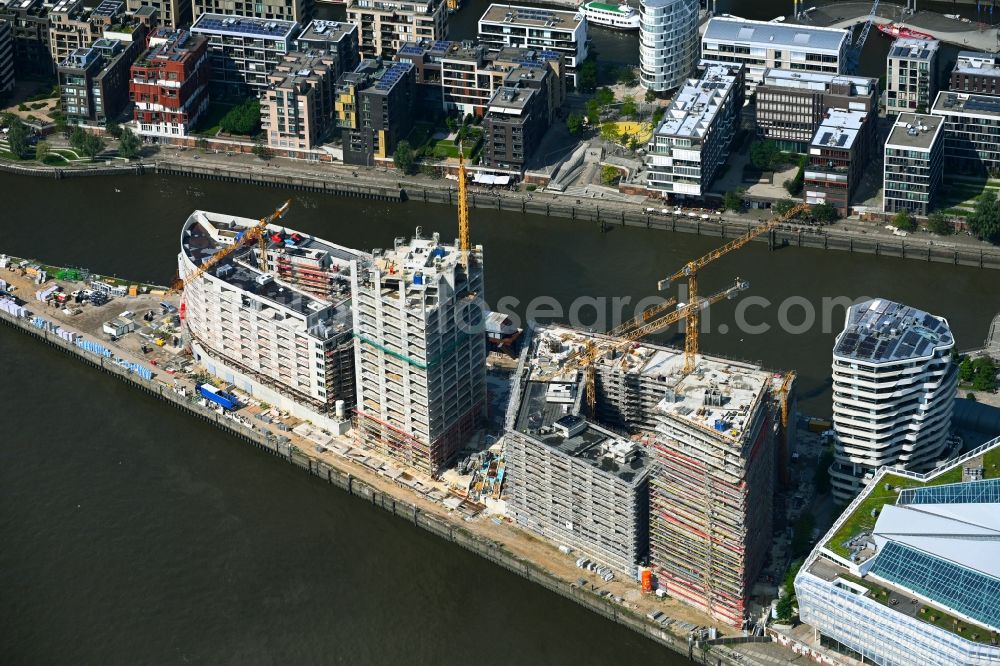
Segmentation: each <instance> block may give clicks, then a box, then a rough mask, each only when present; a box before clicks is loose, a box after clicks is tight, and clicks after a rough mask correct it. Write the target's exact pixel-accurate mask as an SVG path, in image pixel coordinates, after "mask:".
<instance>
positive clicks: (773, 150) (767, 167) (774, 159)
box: [750, 141, 781, 171]
mask: <svg viewBox="0 0 1000 666" xmlns="http://www.w3.org/2000/svg"><path fill="white" fill-rule="evenodd" d="M780 162H781V151H780V150H778V144H777V143H775V142H774V141H754V142H753V143H752V144H750V164H752V165H754V166H755V167H756V168H758V169H760V170H761V171H771V170H772V169H774V168H775V167H776V166H777V165H778V164H779V163H780Z"/></svg>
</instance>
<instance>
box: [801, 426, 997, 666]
mask: <svg viewBox="0 0 1000 666" xmlns="http://www.w3.org/2000/svg"><path fill="white" fill-rule="evenodd" d="M998 459H1000V438H996V439H993V440H991V441H989V442H987V443H985V444H983V445H982V446H980V447H977V448H976V449H973V450H972V451H970V452H968V453H966V454H964V455H962V456H961V457H960V458H956V459H954V460H952V461H950V462H949V463H948V464H945V465H943V466H941V467H939V468H937V469H935V470H934V471H932V472H928V473H925V474H915V473H912V472H903V471H899V470H895V469H893V468H892V467H882V468H880V469H879V470H878V471H877V472H876V473H875V476H874V478H873V479H872V482H871V483H870V484H868V486H867V487H866V488H865V489H864V490H863V491H862V493H861V495H860V496H858V497H857V499H855V500H854V501H853V502H852V503H851V504H850V506H849V507H848V508H847V510H846V511H844V513H843V514H842V515H841V516H840V517H838V518H837V519H836V521H835V522H834V524H833V527H831V528H830V531H829V532H828V533H827V534H826V536H825V537H824V538H823V539H822V541H821V542H820V544H819V545H818V546H816V548H815V549H814V550H813V551H812V552H811V553H810V554H809V556H808V557H807V558H806V561H805V563H804V564H803V566H802V567H801V568H800V569H799V572H798V575H796V577H795V597H796V601H797V604H798V609H799V618H800V619H801V620H802V622H804V623H805V624H806V625H807V626H805V627H803V628H802V629H803V630H804V631H801V632H800V633H799V635H800V636H806V637H808V638H807V639H806V640H810V639H811V640H810V642H809V643H808V644H807V645H805V646H803V647H805V648H812V647H813V646H818V645H819V644H820V642H821V641H822V645H823V649H824V651H825V652H826V654H825V655H824V659H823V661H824V662H825V663H856V662H857V661H858V660H860V661H862V662H863V663H870V664H926V665H927V666H953V665H954V664H968V665H970V666H986V665H988V664H996V663H1000V646H998V645H997V642H996V640H994V637H995V636H996V635H997V634H998V632H1000V606H998V605H997V603H996V599H997V597H998V595H1000V567H998V566H997V564H998V562H1000V558H998V557H997V556H998V552H997V550H998V548H997V541H996V538H995V536H996V533H997V530H998V529H1000V526H998V525H997V518H996V515H997V513H996V505H997V503H998V502H1000V478H997V472H996V469H994V468H995V467H996V464H995V461H996V460H998ZM887 488H891V489H892V492H886V489H887ZM809 629H812V631H809ZM831 649H832V650H837V651H838V652H841V653H844V654H845V655H847V657H846V658H844V659H843V660H841V659H838V658H837V657H838V656H839V655H837V654H836V653H831V652H832V651H831ZM798 651H799V652H800V653H801V650H798Z"/></svg>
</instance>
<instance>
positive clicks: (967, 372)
mask: <svg viewBox="0 0 1000 666" xmlns="http://www.w3.org/2000/svg"><path fill="white" fill-rule="evenodd" d="M975 375H976V370H975V368H973V367H972V359H971V358H969V357H968V356H966V357H965V358H963V359H962V362H961V363H959V364H958V379H959V380H960V381H962V382H966V383H968V382H971V381H972V378H973V377H974V376H975Z"/></svg>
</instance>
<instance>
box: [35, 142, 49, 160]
mask: <svg viewBox="0 0 1000 666" xmlns="http://www.w3.org/2000/svg"><path fill="white" fill-rule="evenodd" d="M49 148H51V146H50V145H49V142H48V141H39V142H38V143H36V144H35V160H36V161H38V162H44V161H45V158H46V156H48V154H49Z"/></svg>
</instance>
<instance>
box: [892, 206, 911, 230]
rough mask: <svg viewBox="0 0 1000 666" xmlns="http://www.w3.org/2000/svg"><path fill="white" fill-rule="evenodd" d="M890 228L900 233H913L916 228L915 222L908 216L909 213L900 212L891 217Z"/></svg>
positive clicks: (906, 211) (905, 211)
mask: <svg viewBox="0 0 1000 666" xmlns="http://www.w3.org/2000/svg"><path fill="white" fill-rule="evenodd" d="M892 226H894V227H896V228H897V229H899V230H901V231H914V230H915V229H916V228H917V221H916V220H915V219H913V216H912V215H910V211H908V210H901V211H899V212H898V213H896V214H895V215H894V216H893V218H892Z"/></svg>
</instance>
